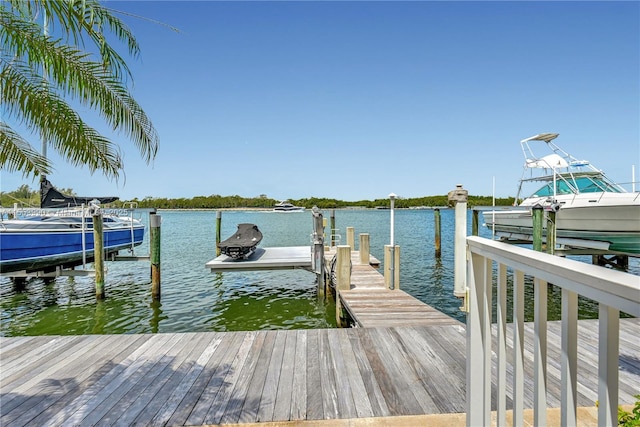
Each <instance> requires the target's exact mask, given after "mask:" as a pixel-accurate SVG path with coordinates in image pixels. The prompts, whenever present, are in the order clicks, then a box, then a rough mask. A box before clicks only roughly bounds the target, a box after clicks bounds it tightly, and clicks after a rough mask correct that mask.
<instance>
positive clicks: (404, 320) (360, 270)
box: [325, 247, 462, 328]
mask: <svg viewBox="0 0 640 427" xmlns="http://www.w3.org/2000/svg"><path fill="white" fill-rule="evenodd" d="M335 254H336V248H335V247H332V248H330V250H328V251H326V252H325V265H326V266H330V265H331V259H332V258H333V257H334V256H335ZM379 264H380V261H378V260H377V259H376V258H374V257H370V262H369V264H362V263H361V262H360V253H359V252H358V251H351V286H350V289H348V290H346V289H343V290H340V291H339V298H340V301H341V302H342V305H343V307H344V308H345V310H346V311H347V312H348V313H349V316H350V317H351V319H352V320H353V321H354V322H355V324H356V325H357V326H359V327H364V328H376V327H390V326H432V325H462V323H460V322H459V321H458V320H456V319H454V318H452V317H450V316H448V315H446V314H444V313H442V312H441V311H439V310H437V309H435V308H433V307H431V306H430V305H428V304H425V303H424V302H422V301H420V300H418V299H417V298H415V297H413V296H411V295H409V294H408V293H406V292H404V291H402V290H401V289H389V288H387V286H386V285H385V282H384V276H383V275H382V274H381V273H380V272H379V271H378V270H377V267H378V266H379Z"/></svg>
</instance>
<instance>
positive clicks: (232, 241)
mask: <svg viewBox="0 0 640 427" xmlns="http://www.w3.org/2000/svg"><path fill="white" fill-rule="evenodd" d="M261 240H262V233H261V232H260V230H259V229H258V226H257V225H255V224H246V223H245V224H238V231H236V232H235V234H234V235H233V236H231V237H229V238H228V239H227V240H224V241H222V242H220V243H218V248H220V251H221V252H222V253H223V254H225V255H227V256H229V257H231V258H233V259H240V258H245V257H247V256H248V255H250V254H251V253H252V252H253V251H255V250H256V246H258V244H259V243H260V241H261Z"/></svg>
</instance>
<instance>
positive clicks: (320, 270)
mask: <svg viewBox="0 0 640 427" xmlns="http://www.w3.org/2000/svg"><path fill="white" fill-rule="evenodd" d="M324 220H325V219H324V218H323V217H322V212H321V211H320V209H318V207H317V206H314V207H313V257H312V259H311V267H312V270H313V272H314V273H316V283H317V285H318V297H321V298H324V296H325V280H324V226H325V221H324Z"/></svg>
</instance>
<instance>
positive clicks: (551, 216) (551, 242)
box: [547, 210, 556, 255]
mask: <svg viewBox="0 0 640 427" xmlns="http://www.w3.org/2000/svg"><path fill="white" fill-rule="evenodd" d="M555 251H556V212H555V211H553V210H550V211H549V212H547V253H550V254H551V255H553V254H554V253H555Z"/></svg>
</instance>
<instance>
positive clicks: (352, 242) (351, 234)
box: [347, 227, 356, 251]
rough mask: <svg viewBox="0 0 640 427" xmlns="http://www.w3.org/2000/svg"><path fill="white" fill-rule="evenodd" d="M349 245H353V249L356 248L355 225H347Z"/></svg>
mask: <svg viewBox="0 0 640 427" xmlns="http://www.w3.org/2000/svg"><path fill="white" fill-rule="evenodd" d="M347 245H349V246H351V250H352V251H355V250H356V232H355V229H354V228H353V227H347Z"/></svg>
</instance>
